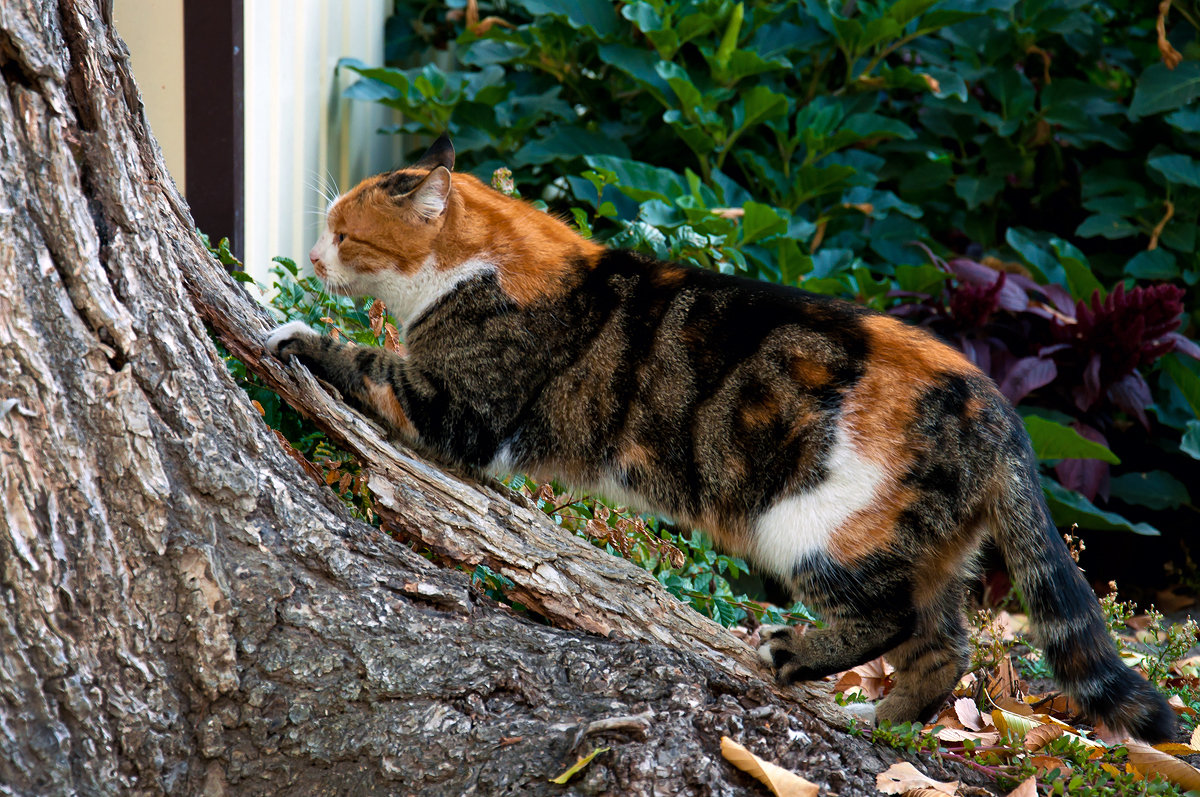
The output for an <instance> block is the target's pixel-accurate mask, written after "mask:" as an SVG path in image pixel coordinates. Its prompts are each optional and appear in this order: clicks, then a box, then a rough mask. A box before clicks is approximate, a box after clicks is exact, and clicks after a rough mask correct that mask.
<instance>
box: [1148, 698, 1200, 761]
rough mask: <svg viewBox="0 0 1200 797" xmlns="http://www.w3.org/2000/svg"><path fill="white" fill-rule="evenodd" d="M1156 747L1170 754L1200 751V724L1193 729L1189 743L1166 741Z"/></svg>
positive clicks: (1155, 746) (1190, 753)
mask: <svg viewBox="0 0 1200 797" xmlns="http://www.w3.org/2000/svg"><path fill="white" fill-rule="evenodd" d="M1172 697H1174V695H1172ZM1154 749H1155V750H1158V751H1159V752H1163V753H1169V754H1170V755H1195V754H1196V753H1200V725H1197V726H1196V730H1194V731H1192V738H1191V740H1190V741H1189V742H1188V743H1187V744H1179V743H1177V742H1165V743H1163V744H1156V745H1154Z"/></svg>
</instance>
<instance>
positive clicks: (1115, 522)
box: [1042, 476, 1159, 537]
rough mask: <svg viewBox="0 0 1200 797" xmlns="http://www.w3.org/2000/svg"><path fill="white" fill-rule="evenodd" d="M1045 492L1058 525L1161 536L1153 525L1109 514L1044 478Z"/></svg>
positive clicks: (1075, 493) (1043, 487)
mask: <svg viewBox="0 0 1200 797" xmlns="http://www.w3.org/2000/svg"><path fill="white" fill-rule="evenodd" d="M1042 489H1043V491H1044V492H1045V495H1046V503H1047V504H1048V505H1049V506H1050V514H1051V515H1052V516H1053V519H1054V523H1055V525H1057V526H1070V525H1071V524H1073V523H1077V524H1079V526H1080V527H1081V528H1085V529H1096V530H1098V531H1132V532H1134V533H1135V534H1142V535H1145V536H1147V537H1157V536H1159V531H1158V529H1156V528H1154V527H1153V526H1151V525H1150V524H1149V523H1132V522H1130V521H1129V520H1126V519H1125V518H1124V517H1122V516H1121V515H1118V514H1117V513H1116V512H1105V511H1104V510H1103V509H1100V508H1099V507H1098V506H1096V505H1095V504H1093V503H1092V502H1091V501H1089V500H1087V499H1086V498H1084V497H1083V496H1082V495H1080V494H1079V493H1077V492H1075V491H1074V490H1068V489H1067V488H1066V487H1063V486H1062V485H1061V484H1059V483H1058V482H1056V481H1055V480H1054V479H1051V478H1049V477H1046V476H1042Z"/></svg>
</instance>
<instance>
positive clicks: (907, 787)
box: [875, 761, 958, 794]
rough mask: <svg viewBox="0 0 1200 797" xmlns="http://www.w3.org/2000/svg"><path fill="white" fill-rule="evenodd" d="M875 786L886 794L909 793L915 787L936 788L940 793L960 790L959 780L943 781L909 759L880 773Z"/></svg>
mask: <svg viewBox="0 0 1200 797" xmlns="http://www.w3.org/2000/svg"><path fill="white" fill-rule="evenodd" d="M875 788H877V789H879V790H880V791H881V792H883V793H884V794H908V793H909V792H910V791H912V790H914V789H934V790H935V791H936V793H938V794H955V793H957V792H958V781H957V780H955V781H951V782H950V783H941V782H939V781H936V780H934V779H933V778H931V777H929V776H928V775H925V774H924V773H922V772H921V771H920V770H918V769H917V768H916V767H914V766H913V765H912V764H910V763H908V762H907V761H901V762H900V763H898V764H892V765H891V766H890V767H888V768H887V770H886V771H884V772H880V773H879V776H878V777H876V778H875Z"/></svg>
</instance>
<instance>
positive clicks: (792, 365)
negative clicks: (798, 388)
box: [788, 352, 829, 388]
mask: <svg viewBox="0 0 1200 797" xmlns="http://www.w3.org/2000/svg"><path fill="white" fill-rule="evenodd" d="M788 372H789V374H790V375H791V377H792V379H794V380H796V381H797V382H799V383H800V384H802V385H806V386H808V387H810V388H817V387H820V386H822V385H825V384H827V383H828V382H829V369H828V368H826V367H825V366H824V365H823V364H821V363H819V362H817V361H816V360H813V359H811V358H809V357H806V356H805V355H804V353H803V352H800V353H797V354H796V356H794V357H792V359H791V361H790V362H789V363H788Z"/></svg>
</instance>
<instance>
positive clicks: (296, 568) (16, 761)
mask: <svg viewBox="0 0 1200 797" xmlns="http://www.w3.org/2000/svg"><path fill="white" fill-rule="evenodd" d="M0 75H2V78H3V87H4V91H3V92H2V93H0V506H2V511H0V568H2V570H0V579H2V588H0V597H2V598H3V602H2V604H0V696H2V699H0V787H3V790H4V791H5V792H6V793H9V792H11V793H18V794H66V793H85V794H93V793H95V794H102V793H145V794H158V793H170V794H195V793H204V794H223V793H238V794H242V793H246V794H256V793H264V794H276V793H280V794H283V793H291V794H326V793H328V794H335V793H347V794H367V793H387V794H393V793H399V794H460V793H473V794H542V793H544V794H559V793H564V792H566V793H575V794H591V793H597V794H598V793H618V794H651V793H661V794H740V793H750V794H753V793H761V787H759V786H758V785H757V783H756V782H755V781H753V780H752V779H750V778H749V776H747V775H745V774H743V773H741V772H738V771H736V770H734V769H733V768H732V767H730V766H729V765H728V764H726V763H725V762H724V761H723V759H722V758H721V756H720V752H719V748H720V737H721V736H722V735H728V736H731V737H733V738H734V739H735V740H738V741H740V742H742V743H743V744H746V745H747V746H748V747H750V748H751V749H752V750H753V751H754V752H756V753H758V754H760V755H763V756H764V757H767V758H769V759H770V760H772V761H775V762H777V763H779V764H781V765H783V766H786V767H790V768H792V769H794V770H796V771H797V772H799V773H801V774H803V775H804V776H805V777H807V778H809V779H810V780H814V781H817V782H819V783H823V784H825V785H826V786H828V787H829V789H831V792H830V793H835V792H836V793H840V794H874V793H875V789H874V774H875V773H876V772H878V771H879V770H881V769H882V768H884V767H885V766H886V760H888V759H890V758H891V757H892V756H891V754H890V753H888V752H887V751H879V750H876V749H875V748H872V747H870V746H869V745H867V744H866V743H865V742H863V741H862V740H861V739H857V738H853V737H849V736H847V735H845V734H844V733H843V732H842V731H841V730H840V728H839V723H844V717H842V716H841V715H840V714H839V713H838V712H837V711H836V710H835V709H834V708H833V707H832V706H831V704H830V703H829V701H828V698H827V696H826V695H825V694H823V693H822V690H820V689H819V688H817V689H809V690H806V691H801V690H780V689H778V688H777V687H776V686H775V685H774V684H773V683H772V681H771V679H770V674H769V673H767V672H765V671H764V670H762V669H761V668H760V667H759V666H758V665H757V663H756V662H755V660H754V657H753V653H752V651H750V650H749V648H747V647H746V646H745V645H744V644H743V643H742V642H740V641H739V640H737V639H736V638H735V637H733V636H732V635H730V634H729V633H728V632H727V631H725V630H724V629H722V628H720V627H719V626H717V625H716V624H714V623H711V622H710V621H708V620H706V619H705V618H703V617H700V616H699V615H697V614H696V613H694V612H692V611H691V610H690V609H688V608H687V607H685V606H683V605H682V604H680V603H679V602H677V601H675V600H674V599H673V598H672V597H670V596H669V595H667V594H666V593H665V592H663V590H661V589H660V588H659V585H658V584H657V582H656V581H655V580H654V579H653V578H651V577H649V576H648V575H647V574H646V573H644V572H643V571H641V570H639V569H638V568H636V567H633V566H632V565H629V564H628V563H626V562H624V561H622V560H619V559H617V558H615V557H611V556H608V555H607V554H604V553H603V552H600V551H597V550H596V549H595V548H593V547H592V546H590V545H588V544H586V543H585V542H583V541H581V540H579V539H577V538H575V537H573V536H571V535H569V534H566V533H564V532H562V531H561V530H559V529H556V528H555V527H554V526H553V525H552V524H550V523H549V522H548V521H547V520H546V518H544V517H543V516H542V515H541V513H540V512H538V511H537V510H536V509H534V508H533V507H531V506H530V505H529V504H528V502H525V501H523V500H522V499H520V498H519V497H516V496H513V495H512V494H510V493H508V492H507V491H503V490H502V489H500V488H498V487H497V486H495V485H480V484H476V483H473V482H471V481H470V480H466V479H463V478H459V477H456V476H453V475H450V474H447V473H445V472H443V471H441V470H439V469H438V468H436V467H434V466H432V465H429V464H428V463H425V462H423V461H421V460H420V459H418V458H416V457H414V456H413V455H412V454H411V453H409V452H405V451H402V450H397V449H396V448H395V447H393V446H392V445H391V444H390V443H389V442H388V441H387V440H386V439H385V438H384V436H383V435H382V434H381V432H380V430H379V429H378V427H376V426H375V425H374V424H372V423H371V422H369V421H367V420H366V419H364V418H363V417H361V416H359V415H357V414H355V413H353V412H352V411H350V410H348V409H347V408H346V407H345V406H344V405H343V404H341V403H340V402H339V401H338V400H337V399H336V397H333V396H331V395H330V394H329V393H328V392H327V391H326V390H324V389H323V388H322V387H321V386H320V385H318V384H316V383H315V382H314V381H313V379H312V377H311V376H310V375H309V374H308V373H307V372H306V371H304V370H303V369H301V368H297V367H295V366H285V365H284V364H282V363H280V362H278V361H276V360H274V359H273V358H271V357H269V356H268V355H267V354H266V353H265V352H264V350H263V347H262V343H263V336H264V333H265V331H266V330H267V329H268V328H269V327H270V325H271V321H270V318H269V317H268V316H267V314H266V313H265V311H263V310H262V308H260V307H259V306H257V305H256V304H255V303H254V302H253V301H252V300H251V299H249V298H248V297H247V295H246V294H245V292H244V291H243V290H242V289H241V288H240V287H239V286H238V284H237V283H235V282H234V281H232V280H231V279H229V278H228V276H227V275H225V273H224V272H223V271H222V270H221V268H220V267H219V265H218V264H216V263H215V261H214V260H213V259H212V258H211V257H210V256H209V255H208V254H207V253H206V252H205V250H204V249H203V247H202V245H201V243H200V241H199V240H198V238H197V236H196V235H195V231H194V226H193V222H192V219H191V217H190V215H189V213H188V210H187V207H186V205H185V203H184V202H183V200H182V199H181V198H180V196H179V195H178V193H177V192H176V189H175V187H174V185H173V183H172V182H171V180H170V179H169V177H168V176H167V174H166V171H165V168H164V166H163V162H162V158H161V154H160V152H159V150H158V147H157V145H156V143H155V142H154V140H153V138H152V136H151V135H150V133H149V130H148V127H147V124H146V121H145V116H144V114H143V112H142V107H141V101H140V98H139V95H138V92H137V89H136V86H135V85H134V82H133V79H132V77H131V73H130V69H129V63H128V55H127V52H126V49H125V46H124V44H123V43H122V42H121V41H120V40H119V39H118V38H117V36H116V35H115V33H114V32H113V30H112V27H111V8H110V6H109V4H108V3H105V2H102V0H101V1H99V2H98V1H97V0H62V1H61V2H58V3H54V2H33V1H32V0H4V2H3V3H0ZM206 324H207V325H208V326H209V327H210V328H211V329H213V330H214V331H215V332H216V333H217V335H218V336H219V337H220V338H221V340H222V341H223V342H224V344H225V345H226V347H227V348H228V349H229V351H230V352H232V353H233V354H234V355H236V356H237V357H239V358H240V359H242V360H243V361H244V362H246V364H247V365H248V367H250V368H252V369H254V370H255V371H256V372H257V373H258V374H259V375H260V376H261V377H262V378H263V379H264V380H266V381H267V382H268V384H270V385H271V386H272V387H273V388H274V389H276V390H278V392H280V394H281V395H283V396H284V397H285V398H286V399H287V400H288V401H289V402H291V403H292V404H293V405H294V406H296V407H297V408H299V409H301V410H302V411H303V412H305V413H306V414H307V415H309V417H311V418H313V419H314V421H316V422H317V423H318V424H319V425H321V426H322V427H323V428H324V429H326V430H327V431H328V433H330V434H331V435H333V436H334V437H335V438H336V439H337V440H338V441H339V443H340V444H342V445H343V446H345V447H346V448H347V449H348V450H350V451H352V452H353V453H355V454H356V455H357V456H358V457H359V458H360V459H361V460H362V461H363V462H364V463H367V466H368V468H369V472H370V486H371V488H372V490H373V491H374V493H375V499H376V502H377V504H378V506H379V507H380V509H381V511H382V512H383V513H385V514H386V517H387V520H388V521H389V523H390V524H391V525H393V526H394V527H396V528H398V529H401V530H402V531H403V532H404V533H405V535H407V536H409V537H411V538H414V539H417V540H420V541H421V542H422V543H423V545H424V546H426V547H427V548H428V549H429V550H431V551H432V552H433V554H434V555H435V558H436V559H437V560H438V561H439V562H448V563H452V564H458V565H462V566H465V567H467V568H468V569H469V568H470V567H472V566H474V565H475V564H478V563H481V562H483V563H486V564H488V565H489V566H490V567H492V568H493V569H494V570H497V571H498V572H501V573H504V574H505V575H507V576H508V577H509V578H510V579H512V580H513V582H514V583H515V584H516V587H515V588H514V590H513V593H512V597H513V598H514V599H516V600H519V601H521V602H522V603H525V604H527V605H529V606H530V607H532V608H534V609H536V610H537V611H538V612H539V613H540V614H542V615H543V616H545V617H546V618H548V619H549V620H550V621H551V622H552V623H553V624H554V627H551V626H545V625H538V624H534V623H532V622H529V621H527V620H524V619H521V618H519V617H515V616H513V615H512V614H511V612H509V611H508V610H507V609H505V608H504V607H502V606H498V605H496V604H494V603H493V602H492V601H490V600H488V599H487V598H485V597H483V596H481V595H480V594H479V593H478V592H477V591H475V590H473V589H472V587H471V584H470V579H469V577H468V576H467V575H465V574H464V573H462V572H460V571H458V570H454V569H450V568H447V567H443V566H440V565H437V564H433V563H431V562H430V561H429V560H428V559H426V558H424V557H422V556H418V555H417V554H415V553H413V551H412V550H411V549H410V548H409V547H408V546H406V545H404V544H402V543H401V542H398V541H396V540H394V539H392V538H391V537H389V536H388V535H386V534H383V533H381V532H379V531H378V530H376V529H374V528H371V527H370V526H367V525H366V524H363V523H361V522H359V521H356V520H354V519H352V518H351V517H350V516H349V514H348V513H347V512H346V510H345V509H344V507H343V506H342V505H341V503H340V502H339V501H338V499H337V498H336V497H335V496H334V495H333V494H332V493H331V492H330V491H329V490H328V489H326V488H325V487H324V486H322V485H319V484H317V483H315V482H314V481H313V480H312V479H311V478H309V477H307V476H306V475H305V473H304V471H303V470H302V469H301V468H300V467H299V466H298V465H297V463H296V462H295V461H293V460H292V459H291V457H290V456H289V453H288V452H287V451H286V450H285V449H284V448H283V447H281V446H280V444H279V442H278V441H277V440H276V438H275V437H274V436H273V435H272V434H271V432H270V430H269V429H268V428H267V427H266V426H265V425H264V424H263V423H262V421H261V419H260V417H259V415H258V413H257V412H256V411H255V409H254V408H253V407H252V405H251V404H250V402H249V400H248V398H247V397H246V395H245V394H244V393H243V392H242V391H241V390H239V389H238V387H237V386H236V385H235V384H234V382H233V380H232V379H231V378H230V376H229V374H228V372H227V370H226V368H225V364H224V362H223V361H222V359H221V358H220V357H219V356H218V354H217V352H216V350H215V348H214V346H213V345H212V343H211V341H210V338H209V335H208V334H207V331H206ZM612 718H633V719H627V720H621V721H617V722H614V723H608V725H609V726H615V727H608V728H607V729H606V727H605V726H604V725H601V726H593V727H592V728H591V732H589V724H590V723H593V722H594V721H597V720H605V719H612ZM601 745H602V746H609V747H611V748H612V749H611V750H610V751H609V752H607V753H605V754H603V755H601V756H598V757H597V758H596V759H595V760H594V761H593V762H592V763H591V764H590V765H589V766H588V767H587V768H586V769H585V770H584V771H583V772H582V773H581V774H580V775H579V776H577V777H576V779H575V780H573V781H572V782H571V783H570V785H568V786H566V787H563V786H558V785H554V784H551V783H549V782H548V780H547V779H548V778H550V777H553V776H554V775H557V774H558V773H560V772H561V771H562V770H564V769H565V768H566V767H567V766H568V765H570V764H571V763H573V762H574V760H575V758H576V756H577V755H578V754H579V753H581V752H586V751H588V750H590V749H592V748H593V747H595V746H601Z"/></svg>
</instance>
